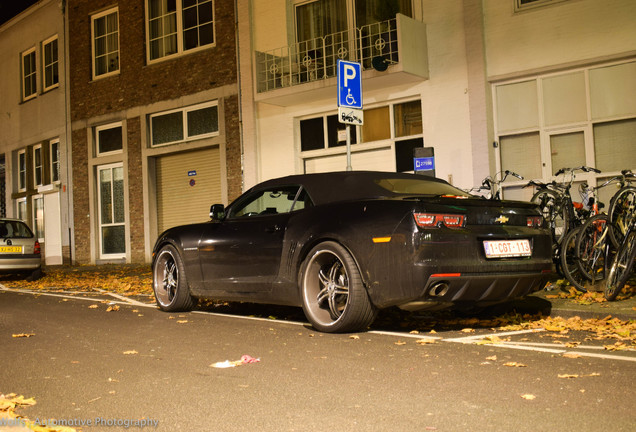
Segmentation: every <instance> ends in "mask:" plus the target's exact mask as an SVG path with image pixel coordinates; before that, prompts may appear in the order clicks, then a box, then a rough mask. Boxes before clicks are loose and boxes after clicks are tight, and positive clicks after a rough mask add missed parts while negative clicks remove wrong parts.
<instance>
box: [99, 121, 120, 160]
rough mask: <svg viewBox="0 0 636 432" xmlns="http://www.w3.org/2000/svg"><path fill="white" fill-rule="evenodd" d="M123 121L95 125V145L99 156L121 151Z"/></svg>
mask: <svg viewBox="0 0 636 432" xmlns="http://www.w3.org/2000/svg"><path fill="white" fill-rule="evenodd" d="M122 132H123V130H122V123H121V122H118V123H110V124H107V125H102V126H97V127H95V147H96V153H97V155H98V156H104V155H107V154H111V153H121V151H122V149H123V133H122Z"/></svg>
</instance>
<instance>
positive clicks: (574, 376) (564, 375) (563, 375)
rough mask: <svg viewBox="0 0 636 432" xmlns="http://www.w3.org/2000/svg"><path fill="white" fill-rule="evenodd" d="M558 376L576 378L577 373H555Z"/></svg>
mask: <svg viewBox="0 0 636 432" xmlns="http://www.w3.org/2000/svg"><path fill="white" fill-rule="evenodd" d="M557 376H558V377H559V378H578V377H579V376H578V375H577V374H559V375H557Z"/></svg>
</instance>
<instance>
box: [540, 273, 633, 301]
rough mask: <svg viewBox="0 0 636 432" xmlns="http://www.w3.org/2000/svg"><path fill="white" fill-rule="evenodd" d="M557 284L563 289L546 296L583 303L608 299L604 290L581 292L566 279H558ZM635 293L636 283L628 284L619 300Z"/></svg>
mask: <svg viewBox="0 0 636 432" xmlns="http://www.w3.org/2000/svg"><path fill="white" fill-rule="evenodd" d="M556 286H559V287H562V288H561V291H560V292H558V293H556V294H548V295H546V296H545V297H546V298H547V299H568V300H571V301H572V302H574V303H578V304H581V305H591V304H594V303H605V302H606V301H607V300H606V299H605V296H604V295H603V293H602V292H600V291H591V290H590V291H588V292H586V293H581V292H579V291H577V290H576V288H574V287H572V286H569V285H568V282H567V281H566V280H565V279H562V280H559V281H557V282H556ZM565 288H568V289H567V290H565V291H564V289H565ZM634 295H636V285H634V284H631V285H630V284H627V285H625V286H624V287H623V289H622V291H621V293H620V294H619V295H618V297H617V300H623V299H626V298H630V297H633V296H634Z"/></svg>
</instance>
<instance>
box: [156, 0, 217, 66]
mask: <svg viewBox="0 0 636 432" xmlns="http://www.w3.org/2000/svg"><path fill="white" fill-rule="evenodd" d="M146 6H147V14H146V16H147V19H148V25H147V37H148V44H147V46H148V60H149V61H153V60H158V59H161V58H164V57H168V56H172V55H175V54H180V53H184V52H187V51H190V50H193V49H197V48H202V47H212V46H214V44H215V35H214V1H213V0H147V3H146Z"/></svg>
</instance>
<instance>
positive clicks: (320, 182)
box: [253, 171, 452, 205]
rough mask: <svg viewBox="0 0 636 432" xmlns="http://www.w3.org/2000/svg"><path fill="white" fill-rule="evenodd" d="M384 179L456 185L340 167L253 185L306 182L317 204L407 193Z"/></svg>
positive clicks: (258, 187)
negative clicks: (395, 189) (394, 189)
mask: <svg viewBox="0 0 636 432" xmlns="http://www.w3.org/2000/svg"><path fill="white" fill-rule="evenodd" d="M383 179H414V180H419V181H423V182H430V183H438V184H440V186H442V185H444V186H445V187H452V186H450V185H449V184H448V183H447V182H445V181H444V180H440V179H438V178H434V177H428V176H423V175H419V174H406V173H395V172H383V171H339V172H328V173H319V174H297V175H291V176H287V177H280V178H276V179H272V180H267V181H265V182H263V183H260V184H258V185H257V186H255V187H254V188H253V189H261V188H264V187H267V188H269V187H272V186H273V187H276V186H289V185H302V186H304V187H305V189H307V192H308V193H309V196H311V199H312V200H313V201H314V204H316V205H321V204H327V203H330V202H338V201H355V200H361V199H369V198H383V197H386V198H390V197H396V196H403V195H404V194H403V193H396V192H392V191H390V190H388V189H386V188H384V187H382V186H380V185H379V184H378V181H380V180H383Z"/></svg>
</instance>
